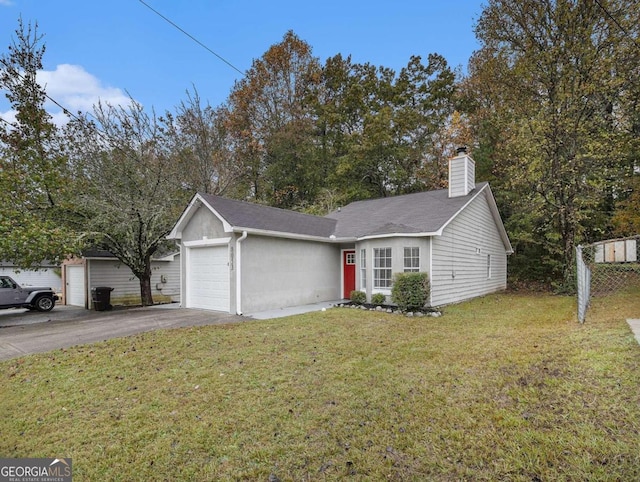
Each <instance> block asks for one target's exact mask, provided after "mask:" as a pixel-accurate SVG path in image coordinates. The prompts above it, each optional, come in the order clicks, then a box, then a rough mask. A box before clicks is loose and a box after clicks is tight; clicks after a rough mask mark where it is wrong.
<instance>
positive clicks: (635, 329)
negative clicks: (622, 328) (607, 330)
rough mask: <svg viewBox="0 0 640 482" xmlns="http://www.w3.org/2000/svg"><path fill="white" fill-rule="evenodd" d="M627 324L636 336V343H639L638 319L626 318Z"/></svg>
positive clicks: (639, 328)
mask: <svg viewBox="0 0 640 482" xmlns="http://www.w3.org/2000/svg"><path fill="white" fill-rule="evenodd" d="M627 323H629V326H630V327H631V331H633V335H634V336H635V337H636V340H637V342H638V343H640V320H632V319H629V320H627Z"/></svg>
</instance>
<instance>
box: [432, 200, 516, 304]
mask: <svg viewBox="0 0 640 482" xmlns="http://www.w3.org/2000/svg"><path fill="white" fill-rule="evenodd" d="M487 255H491V277H490V278H487ZM506 287H507V254H506V250H505V246H504V244H503V242H502V239H501V238H500V235H499V233H498V230H497V227H496V223H495V220H494V219H493V216H492V214H491V211H490V209H489V206H488V203H487V200H486V197H485V195H480V196H478V197H477V198H476V199H475V200H474V201H473V202H472V203H471V204H470V205H469V206H467V208H466V209H464V210H463V211H462V212H461V213H460V214H459V215H458V216H456V217H455V218H454V220H453V221H452V222H451V223H450V224H449V225H448V226H447V227H446V228H445V229H444V231H443V234H442V236H434V237H433V255H432V269H431V304H432V305H433V306H439V305H445V304H449V303H455V302H458V301H462V300H466V299H469V298H473V297H476V296H481V295H484V294H488V293H492V292H495V291H499V290H503V289H505V288H506Z"/></svg>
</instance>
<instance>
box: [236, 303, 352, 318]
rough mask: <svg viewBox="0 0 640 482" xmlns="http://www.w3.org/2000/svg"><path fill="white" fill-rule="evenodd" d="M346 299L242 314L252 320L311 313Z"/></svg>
mask: <svg viewBox="0 0 640 482" xmlns="http://www.w3.org/2000/svg"><path fill="white" fill-rule="evenodd" d="M346 301H347V300H335V301H323V302H321V303H313V304H310V305H302V306H291V307H289V308H277V309H274V310H267V311H259V312H256V313H244V314H243V315H242V316H246V317H248V318H253V319H254V320H269V319H271V318H282V317H283V316H292V315H302V314H304V313H311V312H312V311H322V309H327V308H331V307H332V306H335V305H337V304H338V303H345V302H346Z"/></svg>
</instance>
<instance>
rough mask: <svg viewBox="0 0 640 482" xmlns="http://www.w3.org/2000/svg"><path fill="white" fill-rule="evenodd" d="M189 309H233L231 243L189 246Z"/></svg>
mask: <svg viewBox="0 0 640 482" xmlns="http://www.w3.org/2000/svg"><path fill="white" fill-rule="evenodd" d="M188 249H189V250H188V257H187V286H186V289H187V293H186V295H187V296H186V305H187V308H202V309H205V310H215V311H226V312H228V311H229V264H228V261H229V254H228V253H229V249H228V247H227V245H223V246H206V247H193V248H188Z"/></svg>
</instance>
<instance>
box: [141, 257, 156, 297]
mask: <svg viewBox="0 0 640 482" xmlns="http://www.w3.org/2000/svg"><path fill="white" fill-rule="evenodd" d="M138 278H139V279H140V300H141V301H142V306H151V305H153V295H152V294H151V260H150V259H149V260H146V263H145V269H144V272H143V273H141V276H139V277H138Z"/></svg>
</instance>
